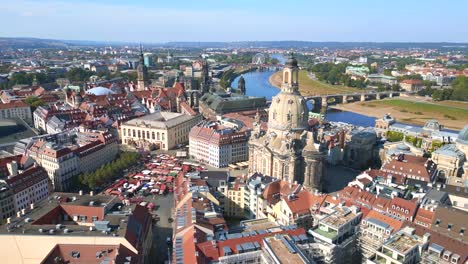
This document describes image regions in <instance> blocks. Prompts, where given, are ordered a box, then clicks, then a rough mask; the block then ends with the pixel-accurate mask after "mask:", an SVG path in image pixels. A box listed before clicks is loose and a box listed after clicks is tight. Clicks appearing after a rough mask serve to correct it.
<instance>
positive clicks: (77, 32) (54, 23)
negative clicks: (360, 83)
mask: <svg viewBox="0 0 468 264" xmlns="http://www.w3.org/2000/svg"><path fill="white" fill-rule="evenodd" d="M452 6H453V8H450V12H445V13H444V12H441V11H443V10H441V9H440V8H438V5H437V2H435V1H424V2H422V1H412V2H403V1H395V2H392V4H387V3H375V2H371V1H367V0H366V1H358V2H353V3H348V2H344V1H331V2H330V1H328V2H326V3H325V2H316V3H310V2H308V1H296V2H295V3H294V4H292V5H291V4H289V3H288V4H284V3H283V2H280V1H268V2H266V1H258V2H254V3H252V2H247V1H244V0H242V1H235V2H233V1H230V2H222V3H219V2H218V1H213V0H207V1H203V2H201V3H200V2H191V1H181V2H178V4H177V5H176V4H174V3H173V2H162V3H152V2H151V1H138V2H136V3H130V2H129V1H107V0H104V1H99V3H97V2H92V1H88V0H81V1H74V2H73V3H69V2H66V1H61V0H46V1H32V0H22V1H15V2H14V3H13V2H7V3H2V10H0V23H2V24H4V25H8V26H7V27H3V28H2V30H0V36H2V37H36V38H48V39H68V40H90V41H122V42H138V41H141V42H143V43H158V42H171V41H200V42H206V41H220V42H231V41H280V40H299V41H317V42H322V41H338V42H459V43H463V42H468V39H467V37H466V36H468V21H466V20H461V19H460V17H462V16H463V10H466V9H467V8H468V3H466V2H464V1H454V2H452ZM337 7H339V8H337ZM455 7H456V8H455ZM383 10H385V13H382V12H383ZM370 25H371V26H370Z"/></svg>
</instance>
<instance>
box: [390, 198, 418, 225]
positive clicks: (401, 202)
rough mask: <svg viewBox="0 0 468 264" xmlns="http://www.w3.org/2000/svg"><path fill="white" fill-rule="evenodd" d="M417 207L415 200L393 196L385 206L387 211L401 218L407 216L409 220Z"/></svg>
mask: <svg viewBox="0 0 468 264" xmlns="http://www.w3.org/2000/svg"><path fill="white" fill-rule="evenodd" d="M417 209H418V204H417V203H416V202H415V201H409V200H405V199H403V198H400V197H394V198H393V199H392V200H391V201H390V204H389V206H388V207H387V212H388V213H390V214H392V215H396V216H398V215H400V217H401V218H409V220H412V219H413V217H414V215H415V214H416V210H417Z"/></svg>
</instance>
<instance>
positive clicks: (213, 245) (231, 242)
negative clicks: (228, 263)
mask: <svg viewBox="0 0 468 264" xmlns="http://www.w3.org/2000/svg"><path fill="white" fill-rule="evenodd" d="M275 234H288V235H291V236H298V235H301V234H305V230H304V229H303V228H298V229H295V230H281V231H278V232H273V233H266V234H258V235H255V236H247V237H241V238H233V239H227V240H220V241H216V242H212V241H206V242H203V243H198V244H197V245H196V248H197V251H198V252H199V257H198V262H199V263H209V262H211V261H217V260H218V259H219V258H220V257H223V256H224V251H223V248H225V247H229V248H230V249H231V251H232V253H233V254H238V253H239V252H238V251H237V247H236V246H237V245H239V244H243V243H248V242H252V243H253V242H257V243H258V244H259V245H260V247H262V248H263V238H264V237H270V236H274V235H275ZM185 263H195V262H185Z"/></svg>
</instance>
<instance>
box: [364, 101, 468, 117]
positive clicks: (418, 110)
mask: <svg viewBox="0 0 468 264" xmlns="http://www.w3.org/2000/svg"><path fill="white" fill-rule="evenodd" d="M366 105H368V106H379V105H380V106H391V107H393V108H395V109H398V110H399V111H400V112H408V113H413V114H417V115H421V116H424V117H427V118H428V119H431V118H433V117H434V116H435V115H437V116H440V115H443V116H445V117H447V118H449V119H453V120H468V108H459V107H454V106H447V105H440V104H432V103H420V102H412V101H407V100H401V99H390V100H382V101H372V102H368V103H366Z"/></svg>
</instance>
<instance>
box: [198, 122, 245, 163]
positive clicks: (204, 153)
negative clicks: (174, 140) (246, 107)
mask: <svg viewBox="0 0 468 264" xmlns="http://www.w3.org/2000/svg"><path fill="white" fill-rule="evenodd" d="M247 141H248V134H247V130H245V129H242V128H240V129H239V128H237V127H230V126H226V125H221V124H220V123H219V122H212V121H206V122H201V123H200V124H198V125H197V126H195V127H193V128H192V129H191V130H190V134H189V147H190V148H189V154H190V157H191V158H192V159H196V160H198V161H201V162H204V163H206V164H209V165H211V166H214V167H217V168H220V167H227V166H228V165H229V164H232V163H237V162H242V161H246V160H247V159H248V149H247Z"/></svg>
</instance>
